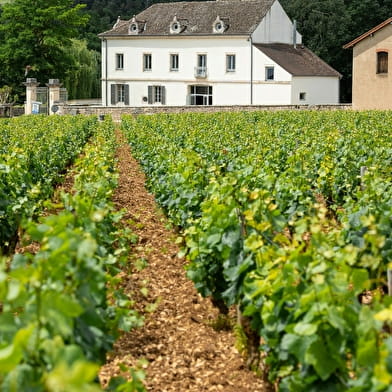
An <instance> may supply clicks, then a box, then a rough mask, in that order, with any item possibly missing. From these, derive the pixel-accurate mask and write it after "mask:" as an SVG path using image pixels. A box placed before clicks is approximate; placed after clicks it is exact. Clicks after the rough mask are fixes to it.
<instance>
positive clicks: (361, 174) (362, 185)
mask: <svg viewBox="0 0 392 392" xmlns="http://www.w3.org/2000/svg"><path fill="white" fill-rule="evenodd" d="M367 170H368V169H367V166H361V170H360V176H361V191H364V190H365V185H364V183H363V182H362V178H363V177H364V176H365V174H366V173H367Z"/></svg>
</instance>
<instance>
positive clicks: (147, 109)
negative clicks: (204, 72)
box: [60, 104, 351, 121]
mask: <svg viewBox="0 0 392 392" xmlns="http://www.w3.org/2000/svg"><path fill="white" fill-rule="evenodd" d="M349 109H351V105H349V104H340V105H310V106H308V105H278V106H256V105H252V106H144V107H104V106H83V105H64V106H62V107H61V109H60V112H61V113H63V114H95V115H97V116H101V115H111V116H112V118H113V120H114V121H120V119H121V116H122V115H123V114H132V115H139V114H156V113H190V112H193V113H215V112H242V111H244V112H246V111H248V112H250V111H260V110H270V111H277V110H349Z"/></svg>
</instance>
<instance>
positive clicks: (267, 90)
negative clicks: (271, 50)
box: [253, 48, 292, 105]
mask: <svg viewBox="0 0 392 392" xmlns="http://www.w3.org/2000/svg"><path fill="white" fill-rule="evenodd" d="M253 62H254V66H253V103H254V104H256V105H290V104H291V79H292V76H291V74H289V73H288V72H287V71H286V70H285V69H283V68H282V67H281V66H280V65H279V64H277V63H275V62H274V61H272V60H271V59H270V58H269V57H268V56H266V55H265V54H264V53H263V52H261V51H260V50H258V49H256V48H254V51H253ZM267 67H268V68H273V69H274V78H273V80H266V68H267Z"/></svg>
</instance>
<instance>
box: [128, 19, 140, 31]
mask: <svg viewBox="0 0 392 392" xmlns="http://www.w3.org/2000/svg"><path fill="white" fill-rule="evenodd" d="M139 32H140V29H139V24H138V22H137V21H136V18H135V17H133V18H132V20H131V24H130V25H129V34H139Z"/></svg>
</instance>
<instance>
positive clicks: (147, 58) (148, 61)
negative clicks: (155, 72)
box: [143, 53, 152, 71]
mask: <svg viewBox="0 0 392 392" xmlns="http://www.w3.org/2000/svg"><path fill="white" fill-rule="evenodd" d="M151 69H152V56H151V54H149V53H145V54H144V55H143V71H151Z"/></svg>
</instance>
